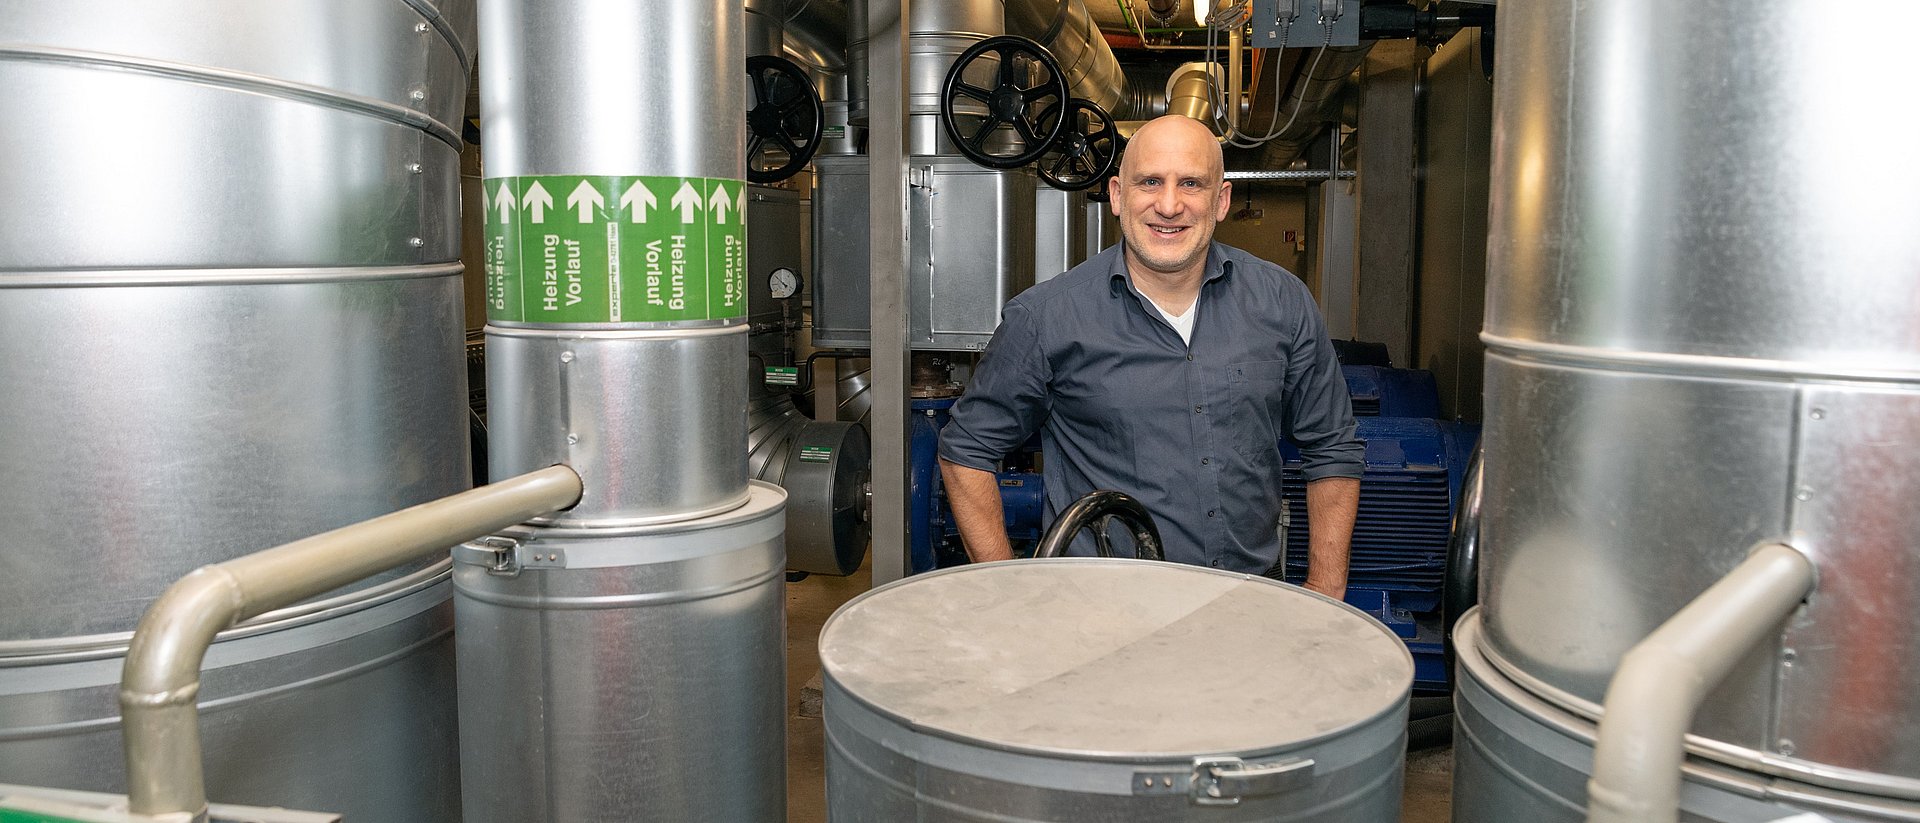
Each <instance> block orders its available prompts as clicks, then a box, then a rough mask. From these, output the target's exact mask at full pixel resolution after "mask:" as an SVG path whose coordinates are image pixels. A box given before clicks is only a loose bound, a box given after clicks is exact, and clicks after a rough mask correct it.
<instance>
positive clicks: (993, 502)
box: [940, 457, 1013, 563]
mask: <svg viewBox="0 0 1920 823" xmlns="http://www.w3.org/2000/svg"><path fill="white" fill-rule="evenodd" d="M940 479H941V480H943V481H945V482H946V485H947V505H948V506H950V507H952V508H953V520H954V525H957V526H959V527H960V540H961V542H963V543H964V544H966V547H967V559H969V560H972V561H973V562H975V563H985V562H988V561H990V560H1012V559H1013V543H1012V542H1011V541H1009V540H1008V539H1007V520H1006V517H1007V516H1006V514H1005V512H1003V511H1002V510H1001V508H1000V506H1001V503H1000V482H999V480H998V479H997V478H995V477H994V476H993V472H989V471H981V470H979V469H975V468H969V467H967V466H962V465H960V464H958V463H953V462H949V461H948V460H947V459H946V458H944V457H942V458H940Z"/></svg>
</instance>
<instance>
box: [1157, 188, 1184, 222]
mask: <svg viewBox="0 0 1920 823" xmlns="http://www.w3.org/2000/svg"><path fill="white" fill-rule="evenodd" d="M1180 206H1181V201H1180V193H1179V192H1178V191H1175V190H1174V187H1172V186H1161V187H1160V193H1159V194H1157V195H1155V196H1154V198H1153V210H1154V212H1155V213H1157V214H1159V215H1160V216H1162V217H1175V216H1178V215H1179V213H1180Z"/></svg>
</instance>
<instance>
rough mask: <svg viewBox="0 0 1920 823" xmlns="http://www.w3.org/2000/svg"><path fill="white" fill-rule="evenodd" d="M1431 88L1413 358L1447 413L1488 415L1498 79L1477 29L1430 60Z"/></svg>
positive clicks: (1473, 416)
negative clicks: (1491, 181) (1490, 76)
mask: <svg viewBox="0 0 1920 823" xmlns="http://www.w3.org/2000/svg"><path fill="white" fill-rule="evenodd" d="M1426 93H1427V100H1426V106H1425V109H1426V111H1425V122H1424V126H1423V132H1424V135H1423V141H1422V143H1423V146H1424V157H1423V163H1422V165H1423V169H1424V178H1425V183H1424V189H1423V192H1422V195H1421V201H1420V206H1421V207H1420V214H1419V219H1420V254H1419V260H1420V271H1419V276H1418V278H1417V280H1416V283H1417V286H1418V288H1417V296H1416V304H1417V313H1416V315H1415V326H1414V327H1415V330H1416V333H1417V337H1416V339H1415V341H1414V358H1413V360H1412V361H1411V362H1409V363H1407V364H1406V365H1411V366H1414V367H1417V368H1422V369H1429V370H1432V371H1433V373H1434V377H1435V380H1436V382H1438V384H1439V387H1440V409H1441V411H1442V413H1444V414H1446V415H1448V416H1453V417H1460V418H1463V419H1466V420H1479V419H1480V414H1481V386H1482V379H1483V374H1482V372H1483V369H1484V364H1485V354H1486V348H1485V347H1484V346H1482V345H1481V344H1480V337H1479V335H1480V327H1481V324H1482V319H1483V318H1484V315H1485V311H1486V285H1487V200H1488V194H1487V191H1488V189H1487V186H1488V171H1489V164H1490V151H1491V129H1492V124H1493V84H1492V83H1491V82H1489V81H1488V80H1487V78H1486V75H1484V74H1482V73H1481V69H1480V32H1479V31H1478V30H1477V29H1468V30H1466V31H1463V32H1461V33H1460V34H1458V35H1456V36H1455V37H1454V38H1453V39H1452V40H1450V41H1449V42H1448V43H1447V44H1446V45H1445V46H1443V47H1441V49H1440V50H1439V51H1438V52H1436V53H1435V54H1434V55H1433V57H1432V59H1431V60H1429V61H1428V62H1427V82H1426Z"/></svg>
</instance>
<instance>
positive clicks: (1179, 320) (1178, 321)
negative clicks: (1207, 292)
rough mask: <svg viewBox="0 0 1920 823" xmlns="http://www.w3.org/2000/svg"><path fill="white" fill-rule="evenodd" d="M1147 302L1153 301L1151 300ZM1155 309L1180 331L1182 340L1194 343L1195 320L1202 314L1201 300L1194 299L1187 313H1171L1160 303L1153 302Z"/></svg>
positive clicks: (1190, 343)
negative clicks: (1161, 306)
mask: <svg viewBox="0 0 1920 823" xmlns="http://www.w3.org/2000/svg"><path fill="white" fill-rule="evenodd" d="M1147 302H1149V303H1153V301H1151V300H1149V301H1147ZM1153 309H1154V311H1157V312H1159V313H1160V316H1161V317H1164V318H1167V324H1168V325H1170V326H1173V330H1174V331H1177V332H1179V333H1180V340H1181V342H1183V343H1186V344H1187V345H1193V321H1194V320H1195V319H1196V318H1198V317H1199V316H1200V301H1198V300H1195V301H1193V305H1190V306H1188V307H1187V313H1186V314H1169V313H1168V312H1167V310H1166V309H1163V308H1160V304H1159V303H1153Z"/></svg>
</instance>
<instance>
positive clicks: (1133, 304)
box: [940, 243, 1365, 574]
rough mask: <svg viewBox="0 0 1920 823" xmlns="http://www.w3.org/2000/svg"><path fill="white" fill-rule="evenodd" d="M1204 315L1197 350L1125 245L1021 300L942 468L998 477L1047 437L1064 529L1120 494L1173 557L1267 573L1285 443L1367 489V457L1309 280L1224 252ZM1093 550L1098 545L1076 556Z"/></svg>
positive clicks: (1051, 505)
mask: <svg viewBox="0 0 1920 823" xmlns="http://www.w3.org/2000/svg"><path fill="white" fill-rule="evenodd" d="M1196 305H1197V306H1198V308H1199V311H1200V315H1199V317H1198V319H1197V323H1196V325H1195V327H1194V330H1193V340H1192V343H1191V344H1188V343H1185V342H1183V341H1181V339H1180V335H1179V333H1178V332H1175V331H1174V330H1173V327H1172V326H1170V325H1168V323H1167V321H1166V319H1165V318H1164V317H1162V316H1161V315H1160V313H1159V312H1158V311H1157V310H1156V309H1155V308H1154V307H1153V305H1152V303H1150V302H1149V301H1148V300H1147V298H1146V297H1145V296H1143V295H1141V294H1140V292H1139V290H1137V289H1135V288H1134V286H1133V280H1132V278H1131V277H1129V276H1128V275H1127V270H1126V262H1125V259H1124V257H1123V256H1122V255H1121V247H1120V246H1119V245H1115V246H1112V247H1110V248H1108V249H1107V250H1106V251H1103V252H1101V253H1100V254H1098V255H1095V256H1094V257H1093V258H1092V259H1089V260H1088V261H1087V262H1085V263H1082V264H1080V265H1079V266H1075V267H1074V268H1073V269H1072V270H1071V271H1068V272H1067V273H1066V274H1063V275H1060V276H1059V277H1055V278H1053V279H1051V280H1048V281H1046V282H1045V283H1041V284H1039V285H1037V286H1034V287H1033V288H1031V289H1028V290H1027V291H1025V292H1023V293H1021V294H1020V295H1019V296H1017V297H1015V298H1013V300H1011V301H1009V302H1008V303H1007V305H1006V308H1005V310H1004V311H1003V312H1002V315H1001V322H1000V328H999V329H998V330H997V331H995V332H994V335H993V342H992V343H990V344H989V345H988V347H987V353H986V356H985V358H984V359H982V361H981V363H980V366H979V368H978V369H977V370H976V371H975V372H974V375H973V380H972V382H971V383H970V384H969V385H968V386H967V391H966V395H965V396H964V397H962V398H961V399H960V401H959V402H958V403H956V404H955V405H954V407H953V417H952V420H951V422H949V423H948V424H947V426H946V428H945V429H944V430H943V431H942V432H941V435H940V456H941V457H944V458H946V459H948V460H950V461H952V462H954V463H958V464H960V465H962V466H968V467H971V468H976V469H983V470H989V471H991V470H992V469H993V468H994V465H995V463H996V462H997V461H998V460H999V459H1000V458H1001V457H1002V456H1004V455H1005V454H1007V453H1008V452H1010V451H1012V450H1013V449H1015V448H1017V447H1018V446H1019V445H1020V444H1021V443H1022V442H1025V441H1026V439H1027V438H1028V437H1029V436H1030V435H1031V434H1032V433H1033V432H1034V430H1035V429H1039V430H1040V431H1041V432H1042V435H1041V444H1042V448H1043V454H1044V455H1045V461H1046V462H1045V476H1046V482H1047V508H1048V520H1049V521H1051V520H1052V518H1053V517H1054V516H1055V515H1057V514H1058V513H1059V512H1060V511H1061V510H1062V509H1065V508H1066V507H1067V506H1068V505H1069V504H1071V503H1072V502H1073V501H1074V500H1077V499H1079V498H1080V496H1081V495H1084V494H1086V493H1087V492H1090V491H1093V490H1095V489H1117V490H1120V491H1124V492H1126V493H1128V494H1131V495H1133V496H1134V497H1137V498H1139V499H1140V502H1141V503H1143V504H1145V505H1146V507H1147V509H1148V510H1149V511H1151V512H1153V515H1154V519H1155V520H1156V521H1157V522H1158V524H1159V527H1160V535H1161V537H1162V538H1163V539H1164V540H1165V542H1166V556H1167V559H1169V560H1175V561H1179V562H1182V563H1191V564H1195V565H1202V566H1213V567H1216V568H1222V569H1229V570H1233V571H1241V572H1248V573H1253V574H1260V573H1264V572H1266V571H1267V570H1268V569H1269V568H1271V567H1272V566H1273V565H1274V563H1275V562H1276V561H1277V560H1278V559H1279V557H1280V552H1281V541H1280V536H1279V532H1278V526H1279V520H1280V515H1281V511H1282V509H1283V507H1284V505H1285V504H1284V503H1283V502H1282V500H1281V496H1280V477H1281V475H1280V467H1281V455H1280V440H1281V439H1282V438H1285V439H1287V440H1289V441H1292V442H1293V444H1294V445H1296V446H1298V447H1299V449H1300V452H1301V454H1302V455H1303V457H1304V459H1305V472H1306V477H1307V480H1309V481H1312V480H1318V479H1320V478H1323V477H1359V476H1360V475H1361V472H1362V471H1363V469H1364V468H1365V464H1364V462H1363V457H1364V453H1365V444H1363V443H1362V442H1361V441H1360V440H1358V439H1357V438H1356V437H1355V436H1354V423H1353V409H1352V405H1351V401H1350V400H1349V399H1348V397H1347V386H1346V382H1345V380H1344V379H1343V378H1342V376H1341V373H1340V366H1339V363H1338V361H1336V360H1335V359H1334V353H1333V346H1332V344H1330V343H1329V342H1327V332H1326V327H1325V325H1324V324H1323V323H1322V322H1321V319H1320V313H1319V311H1318V310H1317V309H1316V308H1315V306H1314V302H1313V296H1312V295H1311V294H1310V293H1309V292H1308V291H1307V287H1306V285H1305V284H1303V283H1301V282H1300V280H1299V278H1296V277H1294V276H1293V275H1292V274H1290V273H1288V272H1287V271H1286V270H1285V269H1282V268H1280V267H1279V266H1276V265H1273V264H1272V263H1268V262H1266V261H1264V260H1261V259H1259V258H1256V257H1254V256H1252V255H1250V254H1247V253H1246V252H1243V251H1240V250H1239V249H1235V248H1232V247H1230V246H1225V245H1221V244H1219V243H1214V244H1213V245H1212V247H1211V248H1210V249H1209V250H1208V252H1207V268H1206V279H1205V283H1204V285H1202V286H1201V289H1200V298H1199V301H1198V303H1197V304H1196ZM1092 543H1093V541H1092V540H1091V539H1090V538H1089V537H1088V536H1087V535H1085V534H1082V535H1080V537H1079V538H1078V539H1076V540H1075V542H1074V544H1073V545H1072V546H1071V547H1070V549H1069V552H1068V553H1069V554H1092V552H1093V547H1092ZM1117 545H1120V546H1124V545H1126V543H1125V541H1121V542H1119V543H1118V544H1117ZM1123 551H1124V550H1123Z"/></svg>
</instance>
